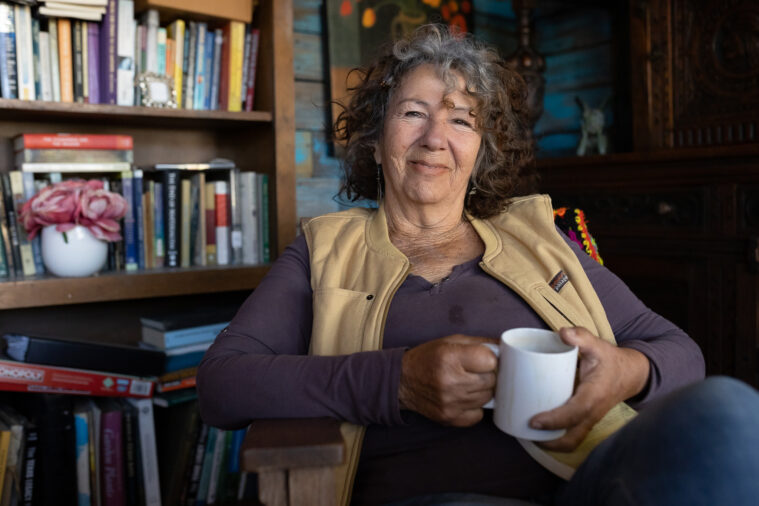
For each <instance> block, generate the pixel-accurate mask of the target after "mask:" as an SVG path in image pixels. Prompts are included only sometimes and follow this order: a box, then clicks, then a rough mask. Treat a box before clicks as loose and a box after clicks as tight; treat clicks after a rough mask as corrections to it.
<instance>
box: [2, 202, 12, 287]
mask: <svg viewBox="0 0 759 506" xmlns="http://www.w3.org/2000/svg"><path fill="white" fill-rule="evenodd" d="M3 207H4V205H3V201H2V198H0V278H7V277H10V275H11V270H10V265H9V264H8V253H7V247H6V239H5V233H4V229H3V220H4V219H5V211H4V209H3Z"/></svg>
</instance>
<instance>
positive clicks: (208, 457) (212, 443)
mask: <svg viewBox="0 0 759 506" xmlns="http://www.w3.org/2000/svg"><path fill="white" fill-rule="evenodd" d="M219 437H224V431H223V430H221V429H217V428H216V427H209V429H208V439H207V440H206V451H205V454H204V456H203V465H202V467H201V472H200V483H199V485H198V495H197V497H196V500H195V504H196V506H204V505H205V504H206V497H207V495H208V487H209V486H210V484H211V468H212V467H213V456H214V450H215V449H216V439H217V438H219Z"/></svg>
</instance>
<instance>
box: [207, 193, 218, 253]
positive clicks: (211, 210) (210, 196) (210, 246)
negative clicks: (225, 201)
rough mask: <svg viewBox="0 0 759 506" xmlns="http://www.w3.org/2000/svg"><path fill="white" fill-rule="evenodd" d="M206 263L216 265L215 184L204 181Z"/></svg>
mask: <svg viewBox="0 0 759 506" xmlns="http://www.w3.org/2000/svg"><path fill="white" fill-rule="evenodd" d="M205 193H206V195H205V202H206V208H205V209H206V212H205V215H206V265H216V186H215V185H214V183H213V182H212V181H210V182H207V183H206V187H205Z"/></svg>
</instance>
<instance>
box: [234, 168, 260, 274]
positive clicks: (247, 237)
mask: <svg viewBox="0 0 759 506" xmlns="http://www.w3.org/2000/svg"><path fill="white" fill-rule="evenodd" d="M256 186H257V185H256V173H255V172H249V171H246V172H241V173H240V185H239V188H240V214H241V221H242V263H244V264H257V263H260V261H261V260H260V259H259V256H258V194H257V192H256Z"/></svg>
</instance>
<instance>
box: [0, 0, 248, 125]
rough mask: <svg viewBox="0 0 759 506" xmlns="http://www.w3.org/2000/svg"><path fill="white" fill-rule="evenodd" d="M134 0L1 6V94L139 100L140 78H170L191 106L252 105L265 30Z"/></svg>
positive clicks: (179, 98)
mask: <svg viewBox="0 0 759 506" xmlns="http://www.w3.org/2000/svg"><path fill="white" fill-rule="evenodd" d="M166 21H167V23H164V24H163V26H162V23H161V20H160V19H159V14H158V11H156V10H154V9H149V10H147V11H145V12H142V13H139V14H138V15H137V16H136V17H135V11H134V1H133V0H76V2H74V1H70V0H59V1H46V2H45V4H44V5H43V6H41V7H39V8H36V7H30V6H29V5H16V4H11V3H8V2H0V94H1V95H2V98H11V99H15V98H19V99H22V100H47V101H56V102H82V103H90V104H117V105H126V106H131V105H140V104H141V97H140V93H139V87H138V85H136V83H135V81H136V80H135V78H136V77H139V76H140V75H142V74H144V73H152V74H154V75H156V76H163V77H165V78H167V79H168V80H169V81H170V82H171V83H172V84H173V89H174V90H175V98H176V104H177V107H179V108H185V109H204V110H209V109H218V110H225V111H252V110H253V106H254V100H255V84H256V62H257V56H258V41H259V32H258V30H257V29H255V28H253V27H252V25H250V24H245V23H242V22H240V21H219V22H216V23H213V22H207V21H199V22H196V21H185V20H184V19H171V20H166Z"/></svg>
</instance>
